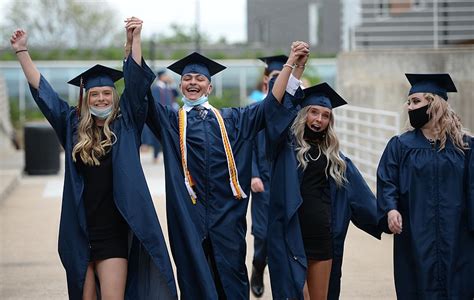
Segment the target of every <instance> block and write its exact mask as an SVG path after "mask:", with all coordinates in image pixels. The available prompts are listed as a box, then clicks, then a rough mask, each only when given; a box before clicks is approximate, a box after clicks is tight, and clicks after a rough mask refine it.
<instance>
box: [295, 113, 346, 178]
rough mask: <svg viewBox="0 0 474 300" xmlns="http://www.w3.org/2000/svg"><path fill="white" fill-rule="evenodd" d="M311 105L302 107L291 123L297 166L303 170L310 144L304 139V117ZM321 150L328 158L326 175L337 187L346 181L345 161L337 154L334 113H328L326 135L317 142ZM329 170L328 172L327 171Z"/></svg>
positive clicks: (337, 141)
mask: <svg viewBox="0 0 474 300" xmlns="http://www.w3.org/2000/svg"><path fill="white" fill-rule="evenodd" d="M310 108H311V106H307V107H304V108H302V109H301V110H300V111H299V112H298V115H297V116H296V118H295V120H294V122H293V124H292V125H291V131H292V133H293V135H294V136H295V140H296V151H297V153H296V158H297V160H298V162H299V164H298V167H300V166H301V167H302V168H303V170H304V169H306V167H307V166H308V160H307V158H306V155H307V153H308V151H309V149H310V148H311V146H310V145H309V144H308V142H306V141H305V140H304V129H305V126H306V118H307V115H308V111H309V109H310ZM319 146H320V149H321V151H322V152H323V153H324V155H326V157H327V158H328V162H327V165H326V169H325V172H326V176H327V177H328V173H329V176H331V177H332V178H333V179H334V181H335V182H336V184H337V186H338V187H341V186H343V185H344V183H346V182H347V179H346V176H345V173H346V162H345V161H344V160H343V159H342V158H341V156H340V154H339V140H338V138H337V136H336V133H335V131H334V114H332V113H331V114H330V119H329V125H328V128H327V133H326V137H325V138H324V140H323V141H322V142H321V143H320V144H319ZM328 171H329V172H328Z"/></svg>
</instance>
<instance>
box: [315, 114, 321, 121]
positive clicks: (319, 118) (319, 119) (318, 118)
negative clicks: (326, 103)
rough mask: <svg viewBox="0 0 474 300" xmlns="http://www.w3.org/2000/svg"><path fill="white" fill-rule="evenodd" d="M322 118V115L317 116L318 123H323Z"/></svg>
mask: <svg viewBox="0 0 474 300" xmlns="http://www.w3.org/2000/svg"><path fill="white" fill-rule="evenodd" d="M321 119H322V116H321V114H317V115H316V121H318V122H321Z"/></svg>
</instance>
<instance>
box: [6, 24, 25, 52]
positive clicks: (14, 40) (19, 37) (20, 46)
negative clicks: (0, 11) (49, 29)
mask: <svg viewBox="0 0 474 300" xmlns="http://www.w3.org/2000/svg"><path fill="white" fill-rule="evenodd" d="M10 44H11V46H12V48H13V50H15V51H19V50H25V49H27V45H28V35H27V34H26V31H24V30H23V29H17V30H15V31H14V32H13V34H12V36H11V38H10Z"/></svg>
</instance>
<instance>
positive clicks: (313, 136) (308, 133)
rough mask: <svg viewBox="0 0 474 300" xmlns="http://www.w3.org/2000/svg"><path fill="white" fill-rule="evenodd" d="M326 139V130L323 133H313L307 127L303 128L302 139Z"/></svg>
mask: <svg viewBox="0 0 474 300" xmlns="http://www.w3.org/2000/svg"><path fill="white" fill-rule="evenodd" d="M325 137H326V130H324V131H314V130H312V129H311V128H309V127H308V125H305V126H304V135H303V138H304V139H305V140H309V141H321V140H323V139H324V138H325Z"/></svg>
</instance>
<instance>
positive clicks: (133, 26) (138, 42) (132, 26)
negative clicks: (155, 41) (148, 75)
mask: <svg viewBox="0 0 474 300" xmlns="http://www.w3.org/2000/svg"><path fill="white" fill-rule="evenodd" d="M142 26H143V21H142V20H140V19H139V18H137V17H131V18H127V19H126V20H125V29H126V31H127V44H126V45H125V54H126V56H128V54H129V53H127V51H128V50H130V48H128V49H127V45H128V46H129V45H130V44H129V43H130V38H131V51H132V58H133V60H134V61H135V62H136V63H137V64H139V65H141V62H142V39H141V31H142Z"/></svg>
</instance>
